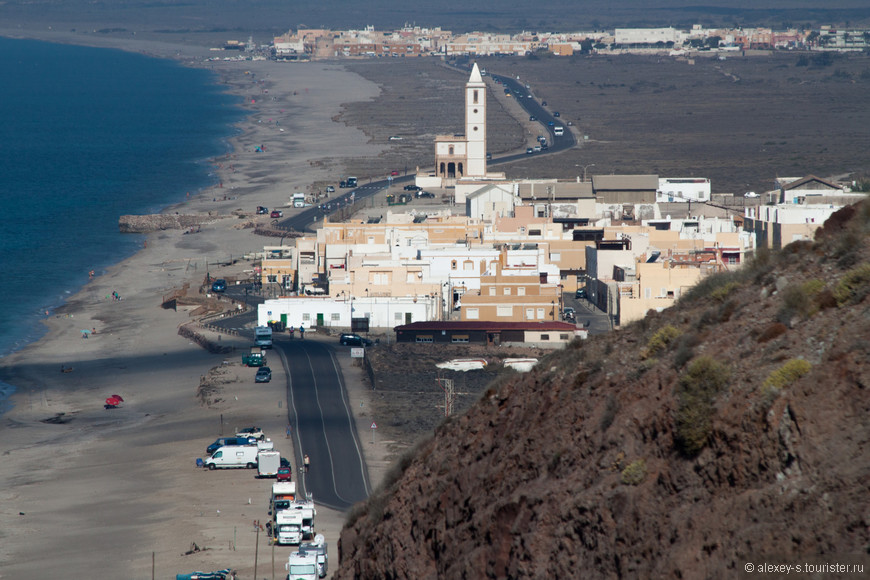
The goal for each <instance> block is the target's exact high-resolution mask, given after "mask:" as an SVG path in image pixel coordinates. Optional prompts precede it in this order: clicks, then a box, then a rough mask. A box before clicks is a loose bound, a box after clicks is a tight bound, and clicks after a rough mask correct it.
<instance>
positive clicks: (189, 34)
mask: <svg viewBox="0 0 870 580" xmlns="http://www.w3.org/2000/svg"><path fill="white" fill-rule="evenodd" d="M3 20H4V25H3V26H5V27H8V28H15V27H22V28H23V29H28V28H34V27H36V28H42V29H43V30H44V26H52V27H54V28H55V29H56V30H64V31H67V30H69V29H73V28H75V29H76V30H77V31H78V32H87V33H94V32H97V33H98V34H99V33H103V34H113V35H117V34H132V33H133V32H136V34H137V35H140V34H146V35H148V34H153V33H156V34H159V35H163V36H165V37H167V38H171V37H172V36H179V35H183V36H185V38H186V39H187V40H191V39H192V38H195V37H197V36H200V37H201V38H203V39H204V40H205V39H208V38H209V35H210V34H211V33H226V34H229V33H233V34H232V36H237V37H240V38H241V39H246V38H247V37H248V36H249V35H254V36H255V38H257V40H258V41H259V42H263V41H264V38H262V37H263V36H271V35H273V34H278V33H282V32H286V31H287V30H288V29H290V28H297V27H299V26H306V27H308V28H321V27H323V28H332V29H341V30H346V29H361V28H364V27H365V26H367V25H373V26H375V27H376V28H378V29H381V30H383V29H390V28H397V27H401V26H403V25H404V24H406V23H409V24H417V25H419V26H424V27H436V26H440V27H442V28H444V29H446V30H452V31H454V32H467V31H473V30H482V31H492V32H519V31H522V30H527V31H577V30H593V29H599V30H600V29H603V28H611V29H612V28H615V27H648V26H678V27H684V28H687V27H690V26H691V25H692V24H703V25H704V26H706V27H713V26H726V25H727V26H773V27H777V28H785V27H788V26H806V25H811V26H818V25H819V24H833V25H845V24H846V23H848V25H850V26H860V25H861V23H864V24H867V23H868V22H870V6H868V5H867V2H866V1H861V0H831V1H829V2H819V1H817V0H816V1H812V2H810V1H807V0H760V1H759V2H755V1H751V0H738V1H728V2H722V3H719V4H704V5H699V4H698V3H697V2H691V1H689V0H669V1H667V2H664V1H661V0H654V1H651V2H648V1H643V2H641V1H639V0H635V1H629V2H611V1H610V0H586V1H584V2H582V3H581V2H576V1H575V0H552V1H549V2H538V3H535V4H530V3H529V2H527V1H521V0H499V2H492V1H486V2H484V1H482V0H476V1H475V0H471V1H468V0H465V1H459V0H445V1H442V2H419V1H418V2H406V1H399V0H367V1H365V2H347V1H346V0H320V1H318V2H288V1H286V0H259V1H254V0H247V1H246V0H208V1H207V2H206V0H190V1H187V2H174V1H163V2H161V1H160V0H157V1H151V0H147V1H146V0H114V1H113V0H104V1H102V2H93V1H91V0H7V1H6V2H4V3H3ZM100 31H102V32H100Z"/></svg>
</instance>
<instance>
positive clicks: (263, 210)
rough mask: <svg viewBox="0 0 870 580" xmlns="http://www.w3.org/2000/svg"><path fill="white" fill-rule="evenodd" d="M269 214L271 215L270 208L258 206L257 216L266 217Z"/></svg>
mask: <svg viewBox="0 0 870 580" xmlns="http://www.w3.org/2000/svg"><path fill="white" fill-rule="evenodd" d="M267 213H269V208H268V207H263V206H262V205H258V206H257V214H259V215H264V214H267Z"/></svg>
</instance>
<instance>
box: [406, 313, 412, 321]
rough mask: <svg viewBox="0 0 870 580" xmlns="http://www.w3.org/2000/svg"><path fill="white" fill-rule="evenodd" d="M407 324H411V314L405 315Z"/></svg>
mask: <svg viewBox="0 0 870 580" xmlns="http://www.w3.org/2000/svg"><path fill="white" fill-rule="evenodd" d="M405 324H411V313H410V312H406V313H405Z"/></svg>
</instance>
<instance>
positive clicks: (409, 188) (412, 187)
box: [403, 183, 423, 191]
mask: <svg viewBox="0 0 870 580" xmlns="http://www.w3.org/2000/svg"><path fill="white" fill-rule="evenodd" d="M403 189H404V190H405V191H420V190H421V189H423V188H422V187H420V186H419V185H414V184H413V183H412V184H410V185H406V186H405V187H404V188H403Z"/></svg>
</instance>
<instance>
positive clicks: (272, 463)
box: [257, 449, 281, 477]
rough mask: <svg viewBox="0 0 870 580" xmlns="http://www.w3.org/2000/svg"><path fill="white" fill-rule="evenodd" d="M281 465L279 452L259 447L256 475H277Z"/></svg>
mask: <svg viewBox="0 0 870 580" xmlns="http://www.w3.org/2000/svg"><path fill="white" fill-rule="evenodd" d="M279 467H281V453H280V452H278V451H275V450H274V449H261V450H260V452H259V453H257V477H277V476H278V468H279Z"/></svg>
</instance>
